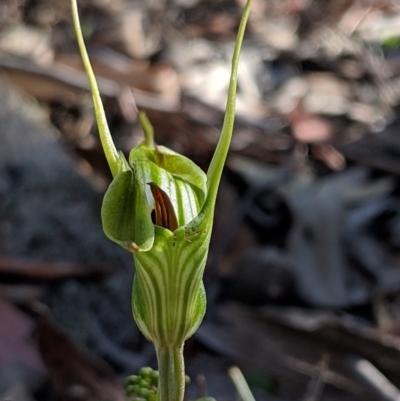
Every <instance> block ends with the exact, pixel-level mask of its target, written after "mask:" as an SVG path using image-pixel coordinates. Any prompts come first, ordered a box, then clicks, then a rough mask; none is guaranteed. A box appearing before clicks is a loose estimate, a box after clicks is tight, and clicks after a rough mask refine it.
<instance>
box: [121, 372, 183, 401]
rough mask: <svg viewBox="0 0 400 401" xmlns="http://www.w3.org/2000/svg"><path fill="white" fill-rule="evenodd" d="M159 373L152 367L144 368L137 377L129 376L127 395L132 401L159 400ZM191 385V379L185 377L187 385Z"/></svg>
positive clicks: (126, 384)
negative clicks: (142, 400)
mask: <svg viewBox="0 0 400 401" xmlns="http://www.w3.org/2000/svg"><path fill="white" fill-rule="evenodd" d="M159 377H160V375H159V373H158V371H157V370H153V369H152V368H150V367H147V366H146V367H143V368H141V369H140V370H139V373H138V374H137V375H131V376H128V377H127V378H126V379H125V386H126V395H128V396H130V397H131V400H132V401H140V400H141V399H144V400H146V401H156V400H157V388H158V381H159ZM189 383H190V377H189V376H187V375H186V376H185V384H186V385H188V384H189Z"/></svg>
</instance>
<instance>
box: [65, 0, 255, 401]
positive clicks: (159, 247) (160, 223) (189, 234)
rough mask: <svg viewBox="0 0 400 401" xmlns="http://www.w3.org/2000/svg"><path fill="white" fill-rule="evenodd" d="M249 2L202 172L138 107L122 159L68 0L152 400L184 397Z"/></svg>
mask: <svg viewBox="0 0 400 401" xmlns="http://www.w3.org/2000/svg"><path fill="white" fill-rule="evenodd" d="M251 1H252V0H249V1H248V2H247V4H246V6H245V9H244V12H243V17H242V20H241V23H240V26H239V32H238V36H237V40H236V45H235V49H234V55H233V59H232V70H231V78H230V84H229V91H228V100H227V106H226V113H225V119H224V124H223V128H222V133H221V136H220V139H219V142H218V145H217V149H216V151H215V153H214V156H213V159H212V161H211V164H210V167H209V170H208V172H207V174H205V173H204V172H203V171H202V170H201V169H200V168H199V167H198V166H196V165H195V164H194V163H193V162H192V161H191V160H189V159H188V158H186V157H185V156H182V155H180V154H178V153H176V152H174V151H172V150H170V149H168V148H166V147H163V146H157V145H156V144H155V143H154V139H153V128H152V126H151V124H150V123H149V121H148V120H147V117H146V115H145V114H144V113H142V112H140V113H139V121H140V123H141V125H142V127H143V130H144V133H145V135H144V140H143V142H142V143H141V144H140V145H139V146H137V147H135V148H134V149H132V150H131V152H130V154H129V158H128V160H127V159H126V158H125V156H124V155H123V154H122V153H121V152H118V151H117V150H116V148H115V145H114V143H113V141H112V137H111V135H110V132H109V129H108V126H107V122H106V119H105V113H104V109H103V105H102V102H101V99H100V95H99V91H98V88H97V84H96V80H95V77H94V74H93V71H92V68H91V65H90V61H89V58H88V55H87V52H86V48H85V44H84V41H83V37H82V33H81V28H80V24H79V17H78V10H77V5H76V0H71V4H72V10H73V19H74V24H75V30H76V34H77V39H78V44H79V47H80V51H81V55H82V59H83V62H84V65H85V69H86V72H87V75H88V78H89V82H90V87H91V92H92V97H93V103H94V108H95V113H96V120H97V125H98V129H99V136H100V140H101V143H102V146H103V149H104V152H105V155H106V158H107V161H108V164H109V166H110V169H111V172H112V175H113V181H112V182H111V184H110V186H109V188H108V190H107V192H106V194H105V197H104V201H103V206H102V212H101V217H102V222H103V229H104V232H105V234H106V235H107V237H108V238H109V239H111V240H112V241H114V242H116V243H117V244H119V245H121V246H122V247H124V248H125V249H127V250H128V251H130V252H132V253H133V257H134V260H135V268H136V273H135V278H134V284H133V292H132V309H133V314H134V317H135V320H136V322H137V324H138V326H139V328H140V330H141V331H142V333H143V334H144V335H145V337H146V338H147V339H148V340H150V341H152V342H153V343H154V345H155V347H156V351H157V358H158V363H159V371H160V381H159V398H160V399H161V400H163V401H175V400H176V401H178V400H182V398H183V392H184V380H185V377H184V365H183V356H182V350H183V344H184V341H185V340H186V339H187V338H188V337H190V336H191V335H192V334H193V333H194V332H195V331H196V329H197V327H198V326H199V324H200V323H201V321H202V319H203V316H204V313H205V307H206V296H205V291H204V286H203V281H202V278H203V273H204V268H205V264H206V259H207V253H208V248H209V242H210V237H211V230H212V224H213V217H214V208H215V201H216V197H217V191H218V186H219V182H220V179H221V174H222V169H223V166H224V163H225V159H226V156H227V153H228V149H229V145H230V141H231V137H232V131H233V124H234V116H235V99H236V86H237V85H236V80H237V69H238V62H239V54H240V49H241V45H242V41H243V36H244V30H245V26H246V22H247V19H248V16H249V12H250V6H251Z"/></svg>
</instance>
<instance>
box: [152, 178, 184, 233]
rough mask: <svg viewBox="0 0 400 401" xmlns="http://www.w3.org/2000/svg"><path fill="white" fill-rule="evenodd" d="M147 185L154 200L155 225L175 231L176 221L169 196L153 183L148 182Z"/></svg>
mask: <svg viewBox="0 0 400 401" xmlns="http://www.w3.org/2000/svg"><path fill="white" fill-rule="evenodd" d="M149 185H150V189H151V193H152V194H153V198H154V210H155V214H156V224H157V225H158V226H161V227H164V228H167V229H168V230H171V231H175V230H176V229H177V228H178V220H177V218H176V214H175V210H174V207H173V206H172V202H171V200H170V199H169V196H168V195H167V194H166V192H164V191H163V190H162V189H161V188H160V187H158V186H157V185H156V184H154V183H153V182H150V183H149Z"/></svg>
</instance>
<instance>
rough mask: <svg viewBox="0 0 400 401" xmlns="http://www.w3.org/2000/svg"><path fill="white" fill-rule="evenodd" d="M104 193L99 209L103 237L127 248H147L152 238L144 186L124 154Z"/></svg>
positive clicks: (133, 249) (152, 229)
mask: <svg viewBox="0 0 400 401" xmlns="http://www.w3.org/2000/svg"><path fill="white" fill-rule="evenodd" d="M121 157H122V159H121V160H123V161H124V162H123V163H122V164H121V165H120V169H119V171H118V173H117V175H116V176H115V177H114V179H113V181H112V182H111V184H110V186H109V187H108V190H107V192H106V194H105V196H104V200H103V205H102V209H101V219H102V222H103V230H104V232H105V234H106V235H107V237H108V238H109V239H110V240H112V241H114V242H116V243H117V244H119V245H121V246H122V247H123V248H125V249H127V250H128V251H130V252H139V251H148V250H149V249H150V248H151V247H152V245H153V242H154V224H153V222H152V220H151V207H150V204H149V202H148V200H147V196H146V190H145V186H144V185H143V183H142V182H140V180H139V179H138V177H137V175H136V174H135V171H133V170H132V168H130V167H129V165H128V163H127V162H126V160H125V158H123V156H121Z"/></svg>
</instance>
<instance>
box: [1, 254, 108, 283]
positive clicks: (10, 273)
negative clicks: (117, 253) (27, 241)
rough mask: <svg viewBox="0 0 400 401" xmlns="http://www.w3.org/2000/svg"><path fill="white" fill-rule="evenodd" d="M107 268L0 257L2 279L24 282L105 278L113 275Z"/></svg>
mask: <svg viewBox="0 0 400 401" xmlns="http://www.w3.org/2000/svg"><path fill="white" fill-rule="evenodd" d="M112 271H113V270H112V269H111V268H109V267H107V266H98V267H88V266H83V265H81V264H79V263H70V262H62V261H54V262H37V261H33V260H26V259H17V258H7V257H1V256H0V277H2V276H3V277H13V278H19V279H24V280H35V281H55V280H65V279H68V278H79V277H88V278H90V277H95V276H100V277H101V276H104V275H107V274H110V273H112Z"/></svg>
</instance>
